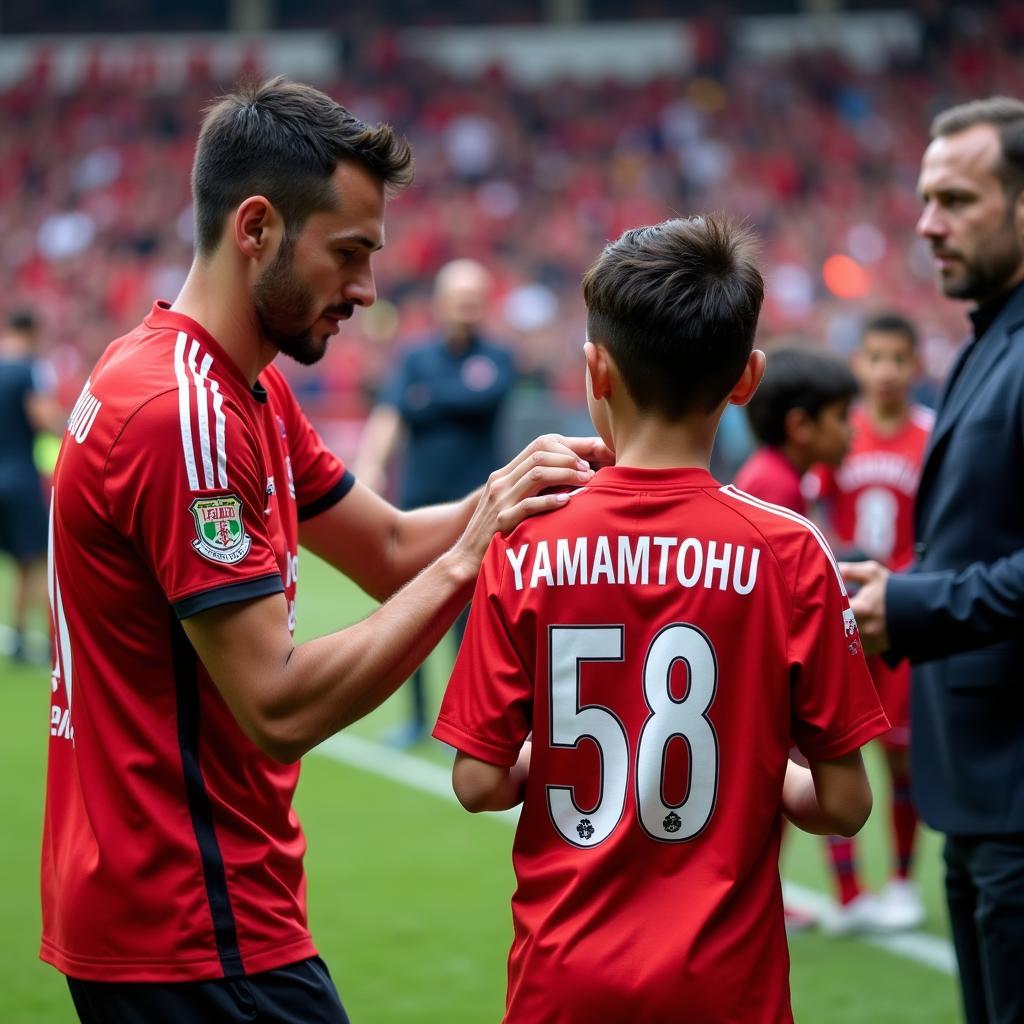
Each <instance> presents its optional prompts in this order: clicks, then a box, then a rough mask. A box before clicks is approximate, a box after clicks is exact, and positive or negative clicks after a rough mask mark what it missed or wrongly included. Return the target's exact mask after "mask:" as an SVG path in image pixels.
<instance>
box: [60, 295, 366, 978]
mask: <svg viewBox="0 0 1024 1024" xmlns="http://www.w3.org/2000/svg"><path fill="white" fill-rule="evenodd" d="M351 483H352V477H351V475H350V474H348V473H346V471H345V468H344V466H343V465H342V463H341V462H340V461H339V460H338V459H337V458H335V456H333V455H332V454H331V453H330V452H329V451H328V450H327V449H326V448H325V447H324V445H323V444H322V442H321V441H320V439H319V437H318V436H317V434H316V432H315V431H314V430H313V428H312V427H311V426H310V424H309V423H308V421H307V420H306V418H305V417H304V415H303V414H302V412H301V410H300V409H299V407H298V405H297V403H296V401H295V398H294V396H293V395H292V393H291V391H290V389H289V388H288V385H287V384H286V383H285V381H284V379H283V378H282V377H281V376H280V374H279V373H278V372H277V370H275V369H274V368H273V367H269V368H268V369H267V370H265V371H264V372H263V374H262V375H261V377H260V382H259V383H258V384H257V385H256V387H255V388H251V387H250V386H249V383H248V381H247V380H246V379H245V377H244V376H243V374H242V373H241V371H240V370H239V369H238V367H237V366H236V365H235V364H234V363H233V362H232V361H231V360H230V358H229V357H228V356H227V355H226V354H225V353H224V351H223V350H222V349H221V348H220V347H219V346H218V345H217V343H216V341H215V340H214V339H213V338H211V337H210V336H209V335H208V334H207V333H206V331H204V330H203V328H202V327H200V326H199V325H198V324H197V323H195V322H194V321H192V320H190V319H188V318H187V317H184V316H181V315H180V314H177V313H173V312H171V311H170V310H169V309H168V308H167V307H166V306H165V305H163V304H159V303H158V304H157V305H156V306H154V308H153V310H152V312H151V314H150V315H149V316H148V317H147V318H146V320H145V321H144V322H143V324H142V325H140V326H139V327H138V328H137V329H136V330H134V331H133V332H132V333H131V334H128V335H126V336H125V337H123V338H121V339H119V340H118V341H115V342H114V343H113V344H112V345H111V346H110V347H109V348H108V349H107V351H106V352H105V354H104V355H103V357H102V358H101V359H100V361H99V363H98V364H97V365H96V367H95V368H94V370H93V372H92V375H91V376H90V379H89V381H88V383H87V384H86V386H85V388H84V390H83V392H82V395H81V397H80V398H79V400H78V402H77V404H76V406H75V408H74V410H73V412H72V414H71V417H70V420H69V423H68V429H67V433H66V435H65V437H64V443H63V446H62V448H61V453H60V457H59V459H58V462H57V467H56V470H55V473H54V492H53V503H52V508H51V516H50V533H51V537H50V564H49V576H50V602H51V616H52V626H53V638H54V644H53V650H54V661H53V665H54V667H53V678H52V690H53V692H52V698H51V704H52V706H51V711H50V737H51V739H50V751H49V766H48V774H47V796H46V818H45V824H44V834H43V863H42V898H43V940H42V954H41V955H42V957H43V959H44V960H47V961H48V962H50V963H52V964H54V965H55V966H56V967H58V968H59V969H60V970H61V971H64V972H65V973H66V974H69V975H72V976H74V977H77V978H83V979H95V980H104V981H184V980H194V979H203V978H214V977H220V976H232V975H239V974H245V973H254V972H258V971H265V970H270V969H272V968H275V967H278V966H281V965H283V964H286V963H289V962H292V961H295V960H299V959H302V958H303V957H307V956H310V955H312V954H313V952H314V950H313V946H312V942H311V939H310V936H309V933H308V930H307V927H306V907H305V881H304V876H303V869H302V855H303V852H304V849H305V841H304V839H303V835H302V830H301V828H300V826H299V822H298V820H297V818H296V816H295V813H294V811H293V810H292V806H291V801H292V794H293V792H294V788H295V784H296V780H297V778H298V767H297V766H294V765H290V766H285V765H281V764H278V763H277V762H275V761H273V760H272V759H270V758H269V757H267V756H266V755H264V754H263V753H262V752H261V751H260V750H259V749H258V748H257V747H256V746H255V745H254V744H253V743H252V742H251V741H250V740H249V739H248V738H247V737H246V736H245V734H244V733H243V732H242V730H241V729H240V728H239V726H238V724H237V723H236V721H235V719H234V718H233V717H232V715H231V712H230V711H229V710H228V708H227V705H226V704H225V703H224V701H223V700H222V699H221V696H220V694H219V692H218V691H217V689H216V687H215V686H214V684H213V683H212V681H211V680H210V678H209V676H208V674H207V673H206V671H205V669H204V667H203V665H202V664H201V663H200V662H199V661H198V659H197V658H196V655H195V652H194V651H193V649H192V647H191V645H190V644H189V643H188V640H187V639H186V636H185V634H184V632H183V630H182V627H181V624H180V620H181V619H184V618H187V617H188V616H190V615H194V614H196V613H197V612H201V611H204V610H206V609H209V608H213V607H216V606H218V605H223V604H226V603H230V602H236V601H243V600H247V599H251V598H255V597H260V596H264V595H268V594H274V593H279V592H281V591H283V592H284V594H285V597H286V599H287V601H288V607H289V613H290V618H291V620H292V625H294V610H295V579H296V575H297V571H298V521H299V519H301V518H303V517H304V516H308V515H314V514H316V513H317V512H318V511H322V510H324V509H326V508H328V507H329V506H330V505H331V504H333V503H334V502H335V501H338V500H339V499H340V498H341V497H342V496H343V495H344V494H345V493H346V492H347V490H348V489H349V488H350V487H351Z"/></svg>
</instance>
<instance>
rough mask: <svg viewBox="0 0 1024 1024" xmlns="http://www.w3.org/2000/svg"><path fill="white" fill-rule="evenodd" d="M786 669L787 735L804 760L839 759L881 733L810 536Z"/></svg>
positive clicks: (871, 691) (854, 634) (829, 574)
mask: <svg viewBox="0 0 1024 1024" xmlns="http://www.w3.org/2000/svg"><path fill="white" fill-rule="evenodd" d="M789 664H790V679H791V683H792V716H793V719H792V726H791V728H792V735H793V740H794V742H795V743H796V745H797V746H798V747H799V748H800V751H801V752H802V753H803V754H804V756H805V757H806V758H807V759H808V760H810V761H822V760H829V759H831V758H836V757H841V756H842V755H844V754H849V753H851V752H852V751H854V750H856V749H858V748H859V747H862V746H863V745H864V744H865V743H867V742H868V741H869V740H872V739H874V738H875V737H876V736H880V735H881V734H882V733H884V732H886V731H887V730H888V728H889V722H888V720H887V719H886V717H885V712H883V710H882V707H881V705H880V704H879V701H878V694H877V692H876V690H875V686H874V684H873V683H872V681H871V676H870V674H869V672H868V667H867V662H866V661H865V659H864V652H863V650H862V649H861V643H860V633H859V632H858V630H857V622H856V619H855V618H854V616H853V611H852V610H851V608H850V602H849V600H848V599H847V596H846V590H845V588H844V587H843V584H842V581H841V579H840V577H839V570H838V568H837V566H836V564H835V561H834V559H833V557H832V554H831V552H830V551H829V550H828V549H827V547H826V546H825V543H824V541H821V540H819V539H818V537H817V535H816V534H815V533H813V532H812V531H808V532H807V534H806V537H805V539H804V541H803V544H802V551H801V552H800V557H799V568H798V571H797V575H796V582H795V585H794V595H793V621H792V624H791V628H790V637H789Z"/></svg>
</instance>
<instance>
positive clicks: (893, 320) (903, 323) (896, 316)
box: [860, 313, 917, 350]
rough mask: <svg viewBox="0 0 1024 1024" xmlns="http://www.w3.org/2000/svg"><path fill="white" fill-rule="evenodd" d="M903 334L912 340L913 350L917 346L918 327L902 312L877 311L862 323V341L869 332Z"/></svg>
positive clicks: (911, 346)
mask: <svg viewBox="0 0 1024 1024" xmlns="http://www.w3.org/2000/svg"><path fill="white" fill-rule="evenodd" d="M875 332H877V333H879V334H902V335H903V337H905V338H906V339H907V341H908V342H910V348H911V350H915V349H916V348H917V328H916V327H915V326H914V325H913V324H912V323H911V322H910V321H909V320H908V319H907V318H906V317H905V316H902V315H901V314H900V313H876V314H875V315H874V316H872V317H869V318H868V319H867V320H865V321H864V323H863V324H862V325H861V329H860V337H861V341H863V340H864V338H865V337H866V336H867V335H868V334H872V333H875Z"/></svg>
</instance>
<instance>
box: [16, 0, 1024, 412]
mask: <svg viewBox="0 0 1024 1024" xmlns="http://www.w3.org/2000/svg"><path fill="white" fill-rule="evenodd" d="M1013 9H1014V5H1007V6H1006V8H1005V9H1004V11H1003V13H1001V14H999V13H987V14H986V13H983V12H981V11H975V12H974V13H973V14H970V15H969V16H968V15H965V17H964V18H963V19H961V21H960V22H959V23H958V25H957V27H956V30H955V31H951V30H948V28H946V27H943V28H942V29H941V30H940V28H939V26H940V22H939V21H936V23H935V25H934V26H931V27H930V28H929V30H928V31H927V32H926V35H925V38H926V46H925V49H924V52H923V53H922V54H918V55H915V56H913V57H912V58H911V57H907V58H906V59H900V60H894V61H893V62H892V63H891V64H890V66H888V67H887V68H885V69H884V70H883V71H879V72H871V73H868V72H866V71H864V70H859V69H855V68H853V67H849V66H846V65H844V63H843V61H842V60H841V59H840V58H839V57H837V56H836V55H835V54H832V53H822V54H821V55H819V56H818V57H816V58H813V59H810V58H806V57H805V58H802V59H801V60H800V61H799V62H794V63H787V64H784V65H782V64H777V63H760V64H757V63H751V62H750V61H749V60H747V59H741V58H740V57H738V56H736V55H735V54H734V53H733V52H732V51H731V49H730V46H729V40H728V34H727V33H721V34H719V35H718V36H714V37H709V42H708V45H706V46H705V47H703V49H702V52H701V54H700V67H699V69H698V71H697V73H695V74H693V75H690V76H687V77H685V78H683V77H679V78H669V77H660V78H657V79H654V80H652V81H650V82H647V83H646V84H642V85H634V84H624V83H621V82H618V81H616V77H615V68H614V67H609V68H608V69H607V77H606V79H605V81H604V82H603V83H602V84H600V85H596V86H595V85H587V86H584V85H580V84H575V83H573V82H569V81H562V82H557V83H555V84H549V85H546V86H544V87H524V86H522V85H519V84H516V83H515V82H513V81H512V80H510V79H509V78H508V77H507V76H505V75H504V74H503V73H501V72H500V71H499V70H497V69H495V70H493V71H492V72H490V73H488V74H486V75H484V76H482V77H481V78H479V79H476V80H473V81H465V80H459V79H455V78H452V77H450V76H449V75H447V74H446V73H445V71H444V70H442V69H440V68H438V67H431V66H427V65H425V64H423V63H420V62H417V61H414V60H411V59H408V58H407V57H405V56H403V55H402V54H401V53H400V52H399V51H398V48H397V46H396V45H395V43H394V39H393V37H388V36H387V35H380V36H377V37H375V38H376V42H375V43H373V44H371V43H368V44H367V45H366V46H365V47H362V48H361V49H360V52H359V53H358V54H353V55H352V59H351V60H350V61H349V67H348V77H347V78H346V79H345V80H343V81H338V82H335V83H333V84H332V85H330V86H329V87H328V91H329V92H330V93H331V94H332V95H333V96H335V97H336V98H337V99H339V100H340V101H341V102H343V103H345V104H346V105H347V106H349V107H350V108H351V109H352V110H353V111H354V112H355V113H356V114H357V115H359V116H360V117H362V118H364V119H366V120H380V119H382V120H387V121H390V122H391V123H393V124H395V125H396V126H398V127H399V128H400V129H401V130H402V131H404V132H405V133H406V134H407V135H408V136H409V138H410V140H411V142H412V143H413V146H414V149H415V153H416V157H417V182H416V185H415V186H414V187H413V188H412V189H410V190H409V191H407V192H406V193H405V194H403V195H402V196H401V197H399V198H398V199H397V200H396V201H395V202H394V205H393V208H392V210H391V212H390V216H389V222H388V239H387V248H386V250H385V251H384V252H383V253H382V254H381V255H380V256H379V257H378V259H377V271H378V273H377V281H378V293H379V298H380V301H379V303H378V305H377V306H376V307H374V308H373V309H372V310H368V311H365V312H362V313H360V314H358V315H357V317H356V318H355V320H354V321H353V322H351V323H350V324H348V325H346V327H345V330H344V331H343V332H342V334H341V336H340V337H339V338H337V339H335V341H334V342H333V344H332V347H331V350H330V353H329V355H328V356H327V358H326V359H325V361H324V362H323V363H322V364H321V365H320V366H319V367H317V368H315V369H313V370H301V369H300V368H298V367H294V368H291V367H289V370H290V372H292V373H293V378H294V381H295V383H296V386H297V388H298V389H299V390H300V391H304V392H305V393H306V399H307V401H311V402H312V403H313V405H314V411H317V410H319V411H320V412H322V413H326V414H329V415H331V416H335V417H341V418H351V419H353V420H354V419H358V418H360V417H362V416H363V415H365V413H366V411H367V410H368V408H369V405H370V404H371V402H372V397H373V394H374V391H375V389H376V388H377V386H378V385H379V383H380V381H381V380H382V378H383V377H384V376H385V375H386V372H387V368H388V366H389V365H390V363H391V361H392V354H393V352H394V350H395V347H396V346H399V345H402V344H404V343H406V342H407V341H409V340H410V339H413V338H415V337H416V336H417V335H419V334H420V333H421V332H423V331H424V330H426V329H427V328H428V327H429V324H430V315H431V311H430V290H431V284H432V280H433V276H434V273H435V271H436V270H437V268H438V267H439V266H441V265H442V264H443V263H444V262H446V261H447V260H450V259H452V258H454V257H471V258H475V259H477V260H480V261H481V262H483V263H485V264H486V265H487V266H488V267H489V268H490V269H491V270H492V272H493V274H494V276H495V282H496V288H495V292H494V300H493V303H492V308H491V310H490V323H489V328H490V333H492V334H493V335H495V336H498V337H503V338H505V339H507V340H508V341H509V342H510V344H511V345H512V346H513V347H514V349H515V351H516V353H517V358H518V361H519V364H520V369H521V371H522V380H523V382H524V385H525V386H530V385H535V386H537V387H542V388H544V389H549V390H550V392H551V393H552V394H553V395H554V396H555V397H554V399H553V400H554V401H564V402H565V403H567V404H574V403H576V402H578V401H579V400H580V399H581V398H582V371H581V361H580V357H579V349H580V346H581V344H582V341H583V330H584V323H583V315H582V313H583V306H582V301H581V297H580V290H579V281H580V277H581V274H582V272H583V271H584V270H585V268H586V267H587V265H588V264H589V263H590V262H591V260H592V259H593V258H594V256H595V255H596V254H597V252H598V251H599V250H600V248H601V246H602V245H603V244H604V243H605V241H606V240H608V239H612V238H615V237H616V236H617V235H618V234H619V233H620V232H621V231H622V230H623V229H625V228H627V227H631V226H634V225H637V224H642V223H650V222H655V221H660V220H662V219H664V218H666V217H669V216H673V215H686V214H690V213H693V212H699V211H705V210H726V211H730V212H732V213H734V214H736V215H738V216H741V217H745V218H748V219H749V220H750V222H752V223H753V224H754V225H755V226H756V228H757V229H758V231H759V232H760V234H761V236H762V238H763V240H764V257H765V258H764V266H765V269H766V276H767V281H768V292H767V296H768V297H767V302H766V307H765V312H764V316H763V321H762V339H763V341H765V342H766V343H770V342H771V341H772V340H778V339H785V340H786V341H789V342H792V341H794V340H797V339H805V340H810V341H814V342H819V343H821V344H825V345H828V346H829V347H831V348H833V349H835V350H837V351H840V352H844V351H847V350H848V349H849V348H850V347H852V345H853V344H854V343H855V341H856V337H857V326H858V323H859V320H860V318H861V317H862V316H863V315H864V314H865V313H866V312H868V311H873V310H877V309H881V308H885V309H891V310H896V311H899V312H901V313H904V314H905V315H907V316H909V317H910V318H911V319H912V320H913V321H914V322H915V323H916V324H917V326H918V328H919V330H920V332H921V337H922V352H923V356H924V359H925V363H926V369H927V372H928V373H929V375H930V376H931V377H932V378H933V379H940V378H941V377H942V375H943V373H944V372H945V370H946V368H947V366H948V363H949V360H950V359H951V357H952V354H953V352H954V351H955V348H956V346H957V345H958V344H959V342H960V340H961V338H962V337H963V335H964V324H963V320H962V317H961V316H960V315H959V311H958V310H957V308H956V307H955V306H953V305H951V304H950V303H948V302H944V301H940V300H939V299H938V297H937V291H936V287H935V284H934V281H933V269H932V263H931V260H930V257H929V255H928V253H927V250H926V248H925V247H924V246H923V245H922V244H920V243H918V242H917V241H916V240H915V236H914V231H913V228H914V223H915V220H916V218H917V215H918V202H917V199H916V196H915V182H916V176H917V170H918V165H919V160H920V154H921V152H922V150H923V148H924V145H925V140H926V138H927V129H928V123H929V120H930V117H931V115H932V114H933V113H934V112H935V111H937V110H939V109H942V108H944V107H947V106H949V105H950V104H952V103H954V102H957V101H959V100H962V99H965V98H970V97H977V96H984V95H988V94H991V93H1009V94H1012V95H1018V96H1020V95H1024V63H1022V62H1021V60H1020V56H1021V40H1022V37H1024V18H1022V19H1020V22H1021V23H1015V22H1014V21H1013V19H1012V11H1013ZM1007 12H1009V13H1007ZM941 25H942V26H947V21H946V20H943V21H941ZM254 70H258V69H254ZM194 78H195V80H194V81H193V82H192V83H191V84H190V85H189V86H188V87H187V88H186V89H184V90H182V91H179V92H177V93H175V94H174V95H173V96H169V95H162V94H159V93H156V92H153V91H149V90H147V89H145V88H141V87H140V88H133V89H125V88H111V87H109V86H103V85H96V86H95V87H91V88H83V89H79V90H77V91H76V92H74V93H73V94H70V95H55V94H53V93H51V92H50V91H49V90H48V89H46V88H45V83H42V82H40V81H38V80H34V79H30V80H26V81H24V82H22V83H20V84H18V85H17V86H16V87H13V88H10V89H8V90H7V91H6V92H4V93H0V123H2V124H3V149H4V159H3V161H2V162H0V282H2V288H0V313H6V312H7V311H8V310H9V309H12V308H14V307H15V306H17V307H19V308H21V307H26V306H30V307H32V308H34V309H35V310H37V312H38V314H39V316H40V318H41V320H42V322H43V324H44V328H45V336H46V337H47V338H48V341H49V347H50V354H51V357H52V360H53V362H54V365H55V368H56V370H57V373H58V376H59V377H60V379H61V381H62V382H63V384H64V387H65V389H66V391H65V394H64V397H65V400H68V399H71V400H73V397H74V394H75V393H76V392H77V389H78V387H79V386H80V384H81V380H82V379H83V376H84V374H85V373H86V372H87V371H88V367H89V366H90V365H91V363H92V361H93V360H94V359H95V357H96V356H97V355H98V353H99V352H100V351H101V350H102V348H103V347H104V346H105V345H106V343H107V342H108V341H110V340H111V339H112V338H113V337H115V336H117V335H118V334H119V333H121V332H123V331H124V330H126V329H128V328H130V327H131V326H132V325H133V324H134V323H135V322H136V321H137V320H138V319H139V318H140V316H141V315H142V314H143V313H144V312H145V310H146V309H148V307H149V305H150V304H151V302H152V300H153V298H154V297H164V298H169V297H173V295H174V294H175V293H176V291H177V289H178V287H179V286H180V284H181V282H182V280H183V279H184V276H185V273H186V270H187V268H188V264H189V261H190V258H191V245H192V220H191V212H190V206H189V192H188V179H189V167H190V163H191V158H192V147H193V142H194V139H195V133H196V127H197V124H198V121H199V119H200V117H201V112H202V109H203V107H204V106H205V105H206V104H207V103H208V102H209V100H210V99H211V97H212V96H213V95H215V94H216V92H217V90H218V89H219V88H221V87H223V86H225V85H227V84H229V83H215V82H211V81H210V80H209V79H208V78H207V77H206V76H205V75H204V72H203V69H202V68H201V67H197V69H196V73H195V76H194Z"/></svg>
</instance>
